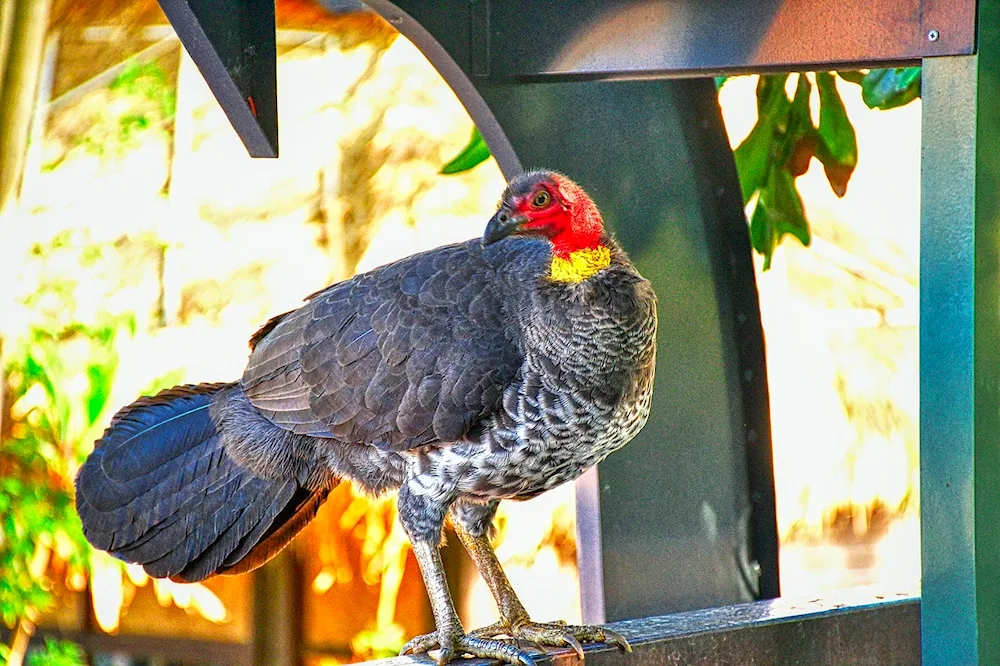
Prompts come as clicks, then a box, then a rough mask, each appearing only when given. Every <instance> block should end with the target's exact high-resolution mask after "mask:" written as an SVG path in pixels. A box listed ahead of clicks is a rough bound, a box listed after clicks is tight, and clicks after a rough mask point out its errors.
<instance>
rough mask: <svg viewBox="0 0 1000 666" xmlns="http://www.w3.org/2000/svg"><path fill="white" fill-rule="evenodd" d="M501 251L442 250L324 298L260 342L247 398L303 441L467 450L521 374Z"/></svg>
mask: <svg viewBox="0 0 1000 666" xmlns="http://www.w3.org/2000/svg"><path fill="white" fill-rule="evenodd" d="M487 253H490V255H489V256H487ZM496 253H497V251H496V250H493V249H492V248H490V249H488V250H484V249H483V248H482V247H481V245H480V243H479V242H478V241H470V242H467V243H463V244H459V245H453V246H448V247H445V248H439V249H437V250H434V251H431V252H426V253H423V254H418V255H414V256H412V257H408V258H407V259H404V260H401V261H399V262H396V263H394V264H390V265H388V266H385V267H383V268H381V269H376V270H374V271H372V272H370V273H365V274H363V275H360V276H358V277H356V278H354V279H352V280H348V281H345V282H341V283H339V284H336V285H333V286H332V287H329V288H327V289H326V290H324V291H321V292H319V293H317V294H315V295H314V296H312V297H311V299H310V300H309V302H308V303H307V304H306V305H305V306H303V307H302V308H301V309H299V310H296V311H294V312H291V313H289V314H287V315H285V316H284V317H282V318H281V319H280V320H278V321H277V322H275V321H274V320H272V321H271V322H269V323H268V324H267V325H266V327H265V329H262V334H260V333H259V334H258V335H256V336H254V341H253V342H255V343H256V347H255V348H254V350H253V353H252V354H251V356H250V362H249V364H248V366H247V369H246V372H245V373H244V375H243V379H242V386H243V390H244V391H245V392H246V394H247V397H248V398H249V399H250V402H251V403H252V404H253V405H254V407H256V408H257V409H258V410H260V412H261V413H262V414H263V415H264V416H266V417H267V418H268V419H270V420H271V421H273V422H274V423H275V424H276V425H278V426H280V427H282V428H285V429H287V430H290V431H293V432H298V433H303V434H312V435H316V436H321V437H333V438H336V439H338V440H341V441H344V442H355V443H365V444H376V445H381V446H388V447H391V448H394V449H407V448H412V447H415V446H421V445H424V444H429V443H435V442H455V441H460V440H462V439H463V438H465V437H466V436H467V435H469V433H470V430H471V429H472V428H473V427H474V426H475V424H476V423H477V421H479V420H480V419H482V418H483V417H484V416H486V415H487V414H489V413H490V412H491V411H493V410H495V409H497V408H498V406H499V404H500V401H501V397H502V394H503V390H504V389H505V388H506V387H507V386H508V385H509V384H510V383H511V382H512V381H513V379H514V377H515V376H516V374H517V372H518V369H519V368H520V365H521V358H522V357H521V352H520V350H519V348H518V344H517V339H518V334H517V331H516V330H515V329H516V323H515V322H513V321H512V318H510V317H508V316H506V312H507V311H508V310H509V307H508V305H507V304H505V302H504V301H505V296H504V289H503V288H502V285H503V284H505V280H508V279H509V278H506V277H505V276H504V275H500V274H498V270H499V269H497V268H496V267H497V266H499V265H502V264H503V258H498V257H497V256H496ZM267 327H270V329H269V330H268V328H267Z"/></svg>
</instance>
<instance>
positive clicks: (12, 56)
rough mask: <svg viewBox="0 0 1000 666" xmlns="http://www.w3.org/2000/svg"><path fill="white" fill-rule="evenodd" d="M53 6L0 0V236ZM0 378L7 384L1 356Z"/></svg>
mask: <svg viewBox="0 0 1000 666" xmlns="http://www.w3.org/2000/svg"><path fill="white" fill-rule="evenodd" d="M51 5H52V0H0V238H2V237H3V236H4V235H6V234H7V233H11V232H10V231H9V230H7V229H5V227H6V225H5V224H3V214H4V212H5V211H6V209H7V206H8V204H9V203H10V202H11V201H12V200H13V199H14V198H15V195H16V193H17V187H18V184H19V183H20V181H21V171H22V170H23V169H24V157H25V152H26V149H27V144H28V131H29V129H30V126H31V114H32V110H33V108H32V107H33V106H34V100H35V89H36V88H37V87H38V78H39V73H40V71H41V64H42V52H43V50H44V48H45V33H46V31H47V30H48V27H49V10H50V9H51ZM0 383H4V384H5V383H6V379H5V378H4V373H3V359H2V357H0ZM0 394H2V391H0ZM45 564H46V566H47V565H48V557H46V558H45ZM32 573H34V572H32ZM40 574H41V572H39V575H40ZM33 628H34V627H33V625H32V624H31V623H30V621H29V620H28V619H27V618H18V619H17V620H16V624H15V627H14V632H13V635H12V636H11V644H10V655H9V657H8V661H7V663H8V664H10V665H11V666H20V665H21V664H22V663H23V662H24V655H25V652H26V651H27V649H28V639H29V638H30V636H31V632H32V630H33Z"/></svg>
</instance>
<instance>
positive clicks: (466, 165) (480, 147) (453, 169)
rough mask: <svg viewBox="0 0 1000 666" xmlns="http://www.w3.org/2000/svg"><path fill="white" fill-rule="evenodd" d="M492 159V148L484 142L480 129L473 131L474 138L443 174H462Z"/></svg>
mask: <svg viewBox="0 0 1000 666" xmlns="http://www.w3.org/2000/svg"><path fill="white" fill-rule="evenodd" d="M489 158H490V147H489V146H487V145H486V141H484V140H483V135H482V134H480V133H479V128H478V127H474V128H473V129H472V137H471V138H470V139H469V143H468V144H466V146H465V148H463V149H462V152H460V153H459V154H458V155H456V156H455V157H454V158H452V159H451V161H450V162H448V163H447V164H445V165H444V166H443V167H442V168H441V173H443V174H453V173H461V172H463V171H468V170H469V169H472V168H473V167H475V166H478V165H479V164H481V163H483V162H485V161H486V160H488V159H489Z"/></svg>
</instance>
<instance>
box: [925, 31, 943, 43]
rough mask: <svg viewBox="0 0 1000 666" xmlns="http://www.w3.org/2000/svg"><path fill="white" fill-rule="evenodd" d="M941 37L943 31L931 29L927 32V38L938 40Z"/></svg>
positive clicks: (933, 40)
mask: <svg viewBox="0 0 1000 666" xmlns="http://www.w3.org/2000/svg"><path fill="white" fill-rule="evenodd" d="M940 37H941V33H940V32H938V31H937V30H931V31H929V32H928V33H927V39H928V40H930V41H932V42H936V41H937V40H938V39H939V38H940Z"/></svg>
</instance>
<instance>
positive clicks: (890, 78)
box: [861, 67, 920, 110]
mask: <svg viewBox="0 0 1000 666" xmlns="http://www.w3.org/2000/svg"><path fill="white" fill-rule="evenodd" d="M917 97H920V68H919V67H897V68H896V69H873V70H872V71H870V72H868V74H867V75H865V77H864V79H862V81H861V98H862V99H863V100H864V101H865V104H867V105H868V108H869V109H882V110H886V109H895V108H896V107H899V106H903V105H904V104H909V103H910V102H912V101H913V100H915V99H916V98H917Z"/></svg>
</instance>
